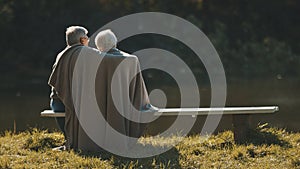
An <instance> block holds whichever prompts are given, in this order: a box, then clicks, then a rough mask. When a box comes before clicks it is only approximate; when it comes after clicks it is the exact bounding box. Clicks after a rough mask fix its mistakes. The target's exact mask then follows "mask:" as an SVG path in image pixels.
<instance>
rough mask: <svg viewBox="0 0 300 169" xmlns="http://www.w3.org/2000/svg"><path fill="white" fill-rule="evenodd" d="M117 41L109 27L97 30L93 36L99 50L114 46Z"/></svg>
mask: <svg viewBox="0 0 300 169" xmlns="http://www.w3.org/2000/svg"><path fill="white" fill-rule="evenodd" d="M117 41H118V40H117V37H116V35H115V34H114V33H113V32H112V31H111V30H110V29H107V30H104V31H101V32H99V33H98V34H97V36H96V38H95V44H96V46H97V48H98V49H99V50H100V51H101V52H107V51H109V50H110V49H112V48H115V47H116V46H117Z"/></svg>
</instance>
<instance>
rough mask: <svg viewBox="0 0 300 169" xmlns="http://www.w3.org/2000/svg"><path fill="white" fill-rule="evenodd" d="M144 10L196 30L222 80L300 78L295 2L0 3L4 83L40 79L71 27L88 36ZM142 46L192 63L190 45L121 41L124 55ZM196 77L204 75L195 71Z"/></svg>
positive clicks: (298, 4) (299, 4) (157, 39)
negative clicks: (209, 46)
mask: <svg viewBox="0 0 300 169" xmlns="http://www.w3.org/2000/svg"><path fill="white" fill-rule="evenodd" d="M149 11H156V12H165V13H170V14H174V15H177V16H179V17H182V18H184V19H187V20H189V21H190V22H192V23H193V24H195V25H197V26H198V27H199V28H200V29H201V30H202V31H203V32H204V33H205V34H206V35H207V36H208V37H209V38H210V40H211V41H212V43H213V44H214V45H215V47H216V49H217V51H218V53H219V55H220V57H221V60H222V62H223V64H224V68H225V71H226V75H227V78H241V77H243V78H282V77H283V78H284V77H297V76H298V77H299V75H300V41H299V39H300V24H299V23H300V20H299V18H300V17H299V16H300V15H299V14H300V1H299V0H264V1H261V0H251V1H250V0H182V1H174V0H164V1H161V0H150V1H145V0H136V1H129V0H123V1H112V0H85V1H79V0H62V1H50V0H0V32H1V40H0V45H1V55H0V60H1V65H0V74H1V77H2V79H3V80H4V81H3V83H15V82H16V81H20V80H21V81H31V80H33V81H34V79H36V80H41V81H45V79H47V78H48V75H49V73H50V69H51V65H52V63H53V61H54V58H55V56H56V54H57V52H59V51H60V50H61V49H63V48H64V47H65V39H64V38H65V37H64V32H65V29H66V27H68V26H70V25H83V26H85V27H86V28H88V29H89V32H90V33H91V34H92V33H93V32H95V31H96V30H97V29H98V28H100V27H101V26H103V25H104V24H106V23H108V22H110V21H112V20H114V19H117V18H119V17H121V16H124V15H127V14H132V13H136V12H149ZM145 38H146V39H147V40H145ZM145 47H160V48H165V49H167V50H171V51H173V52H174V53H176V54H178V55H179V56H182V57H183V58H186V59H185V61H186V62H188V63H190V64H191V67H193V64H195V61H193V57H185V56H187V55H191V56H192V55H193V53H192V52H191V51H190V50H189V49H187V47H185V46H184V45H183V44H180V43H179V42H178V41H175V40H172V39H169V38H167V37H162V36H157V35H141V36H140V37H139V36H137V37H132V38H130V39H128V40H125V41H124V42H121V43H120V48H121V49H123V50H126V51H129V52H134V51H135V50H138V49H142V48H145ZM194 72H195V73H199V74H205V70H203V69H201V70H199V71H198V70H197V68H196V67H194Z"/></svg>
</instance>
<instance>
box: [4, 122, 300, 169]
mask: <svg viewBox="0 0 300 169" xmlns="http://www.w3.org/2000/svg"><path fill="white" fill-rule="evenodd" d="M251 136H252V137H251V138H249V143H247V144H239V145H237V144H235V143H234V141H233V133H232V132H231V131H225V132H220V133H218V134H216V135H212V136H211V137H210V138H208V139H205V138H204V137H201V136H199V135H193V136H188V137H185V138H177V137H176V136H173V137H170V138H157V137H150V136H149V137H143V138H141V139H140V143H141V144H144V145H146V144H152V146H164V145H168V144H170V143H171V142H174V141H175V140H176V139H182V140H183V141H182V142H181V143H179V144H178V145H176V146H175V147H174V148H172V149H170V150H169V151H167V152H165V153H163V154H160V155H157V156H154V157H151V158H144V159H128V158H122V157H119V156H114V155H111V154H109V153H103V154H101V156H93V155H83V154H80V153H78V152H74V151H53V150H52V148H53V147H57V146H61V145H63V144H64V139H63V135H62V134H61V133H59V132H52V133H50V132H48V131H45V130H38V129H31V130H30V131H26V132H21V133H17V134H13V133H12V132H5V133H3V134H2V135H1V137H0V168H300V133H291V132H287V131H285V130H283V129H276V128H268V127H266V126H264V125H262V126H258V127H257V129H255V130H253V131H252V133H251Z"/></svg>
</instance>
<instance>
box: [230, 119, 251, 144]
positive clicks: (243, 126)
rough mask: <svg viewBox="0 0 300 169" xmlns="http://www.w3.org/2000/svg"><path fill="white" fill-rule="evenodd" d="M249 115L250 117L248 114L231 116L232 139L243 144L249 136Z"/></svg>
mask: <svg viewBox="0 0 300 169" xmlns="http://www.w3.org/2000/svg"><path fill="white" fill-rule="evenodd" d="M249 117H250V115H249V114H242V115H233V116H232V122H233V133H234V141H235V143H237V144H244V143H246V142H247V140H248V138H249V131H250V118H249Z"/></svg>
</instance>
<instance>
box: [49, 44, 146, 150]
mask: <svg viewBox="0 0 300 169" xmlns="http://www.w3.org/2000/svg"><path fill="white" fill-rule="evenodd" d="M48 83H49V85H50V86H52V87H53V88H54V89H55V91H56V92H57V93H56V94H57V96H58V97H59V99H60V100H61V101H62V102H63V103H64V105H65V113H66V117H65V131H66V139H67V143H66V146H67V148H68V149H75V150H83V151H98V150H101V149H102V148H103V146H104V147H107V146H110V147H120V149H121V150H124V149H125V148H126V147H127V148H128V146H129V145H128V144H129V141H128V138H124V137H122V138H121V139H120V138H119V137H117V135H118V133H119V134H121V135H125V136H128V137H131V138H138V137H140V136H141V135H142V133H143V131H144V129H145V126H146V123H140V122H138V120H139V119H140V118H141V117H140V116H141V115H140V114H139V113H133V112H134V110H142V109H144V108H145V107H147V105H150V101H149V97H148V93H147V90H146V87H145V84H144V80H143V77H142V74H141V72H140V65H139V61H138V58H137V57H136V56H134V55H129V54H127V53H124V52H122V51H120V50H118V49H112V50H111V51H109V52H107V53H101V52H99V51H98V50H95V49H93V48H90V47H85V46H82V45H74V46H72V47H67V48H66V49H65V50H63V51H62V52H61V53H60V54H59V55H58V56H57V59H56V62H55V63H54V65H53V70H52V73H51V75H50V78H49V82H48ZM95 103H96V104H95ZM95 105H96V106H95ZM101 119H102V120H101ZM132 119H134V120H132ZM136 120H137V121H136ZM116 133H117V134H116ZM101 147H102V148H101Z"/></svg>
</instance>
